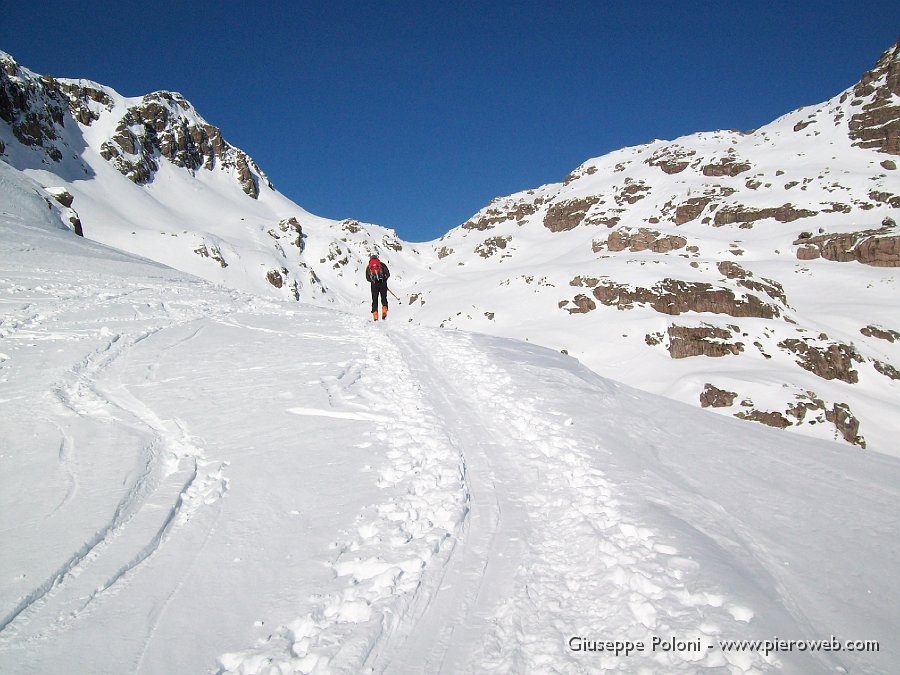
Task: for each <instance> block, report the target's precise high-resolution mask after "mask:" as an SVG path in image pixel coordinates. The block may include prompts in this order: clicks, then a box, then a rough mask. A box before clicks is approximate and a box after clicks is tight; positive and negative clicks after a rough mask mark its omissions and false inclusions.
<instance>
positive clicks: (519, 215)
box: [460, 197, 544, 231]
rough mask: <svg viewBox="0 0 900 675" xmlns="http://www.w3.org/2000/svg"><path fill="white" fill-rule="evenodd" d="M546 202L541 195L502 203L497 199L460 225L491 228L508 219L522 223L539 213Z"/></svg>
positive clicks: (481, 228) (469, 228)
mask: <svg viewBox="0 0 900 675" xmlns="http://www.w3.org/2000/svg"><path fill="white" fill-rule="evenodd" d="M543 203H544V199H543V198H542V197H539V198H538V199H536V200H534V201H533V202H527V201H522V202H510V201H504V202H502V204H501V203H500V202H498V201H497V200H495V201H494V202H492V203H491V205H489V206H488V207H486V208H484V209H482V210H481V211H479V212H478V213H477V214H476V215H475V217H473V218H472V219H470V220H467V221H466V222H464V223H463V224H462V225H461V226H460V227H462V228H463V229H464V230H481V231H483V230H489V229H491V228H493V227H494V226H495V225H497V224H498V223H505V222H506V221H507V220H515V221H516V222H518V223H519V224H521V223H522V222H523V221H524V220H525V218H527V217H528V216H530V215H532V214H534V213H537V210H538V208H539V207H540V206H541V205H542V204H543Z"/></svg>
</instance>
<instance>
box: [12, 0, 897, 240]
mask: <svg viewBox="0 0 900 675" xmlns="http://www.w3.org/2000/svg"><path fill="white" fill-rule="evenodd" d="M898 33H900V2H897V0H890V1H885V2H881V1H872V2H866V1H862V2H847V1H846V0H842V1H840V2H835V1H832V0H823V1H817V2H807V1H798V2H774V3H773V2H770V1H767V2H758V3H757V2H749V1H747V2H733V1H730V0H723V1H719V2H692V1H683V2H641V1H639V0H636V1H633V2H603V1H602V0H595V1H593V2H581V1H576V0H571V1H568V2H549V1H548V2H541V3H538V2H503V1H500V0H494V1H492V2H465V1H464V0H456V1H453V0H444V1H441V2H431V1H428V0H423V1H420V2H405V1H404V2H367V3H363V2H344V1H342V0H331V1H328V2H325V1H323V2H305V1H303V0H298V1H295V2H284V1H278V2H266V1H265V0H263V2H261V3H249V2H240V3H239V2H234V1H232V0H218V1H216V2H209V1H207V0H195V1H185V2H170V1H168V0H160V1H154V2H139V3H138V2H131V1H130V0H126V1H122V2H117V3H106V2H103V3H94V4H92V3H91V2H90V1H89V0H81V1H79V2H61V1H56V0H40V1H39V2H31V1H28V0H0V49H3V50H5V51H7V52H9V53H10V54H11V55H12V56H13V57H14V58H15V59H16V60H17V61H19V63H20V64H22V65H24V66H26V67H28V68H30V69H31V70H33V71H35V72H38V73H41V74H47V75H53V76H57V77H84V78H87V79H92V80H95V81H97V82H100V83H102V84H106V85H109V86H111V87H113V88H114V89H116V90H117V91H119V92H120V93H121V94H124V95H126V96H138V95H142V94H145V93H148V92H150V91H155V90H158V89H168V90H173V91H180V92H181V93H183V94H184V95H185V96H186V97H187V98H188V100H190V101H191V102H192V103H193V104H194V105H195V106H196V107H197V109H198V110H199V112H200V114H201V115H202V116H203V117H204V118H206V120H207V121H208V122H210V123H212V124H215V125H216V126H218V127H220V128H221V129H222V132H223V135H224V137H225V138H226V140H228V141H229V142H231V143H232V144H234V145H236V146H238V147H240V148H241V149H243V150H245V151H246V152H248V153H249V154H250V155H251V156H252V157H253V158H254V159H255V160H256V161H257V162H258V163H259V165H260V166H261V167H262V169H263V170H264V171H265V172H266V173H267V174H268V176H269V178H270V179H271V180H272V182H273V183H274V184H275V186H276V187H277V188H278V189H279V190H280V191H281V192H283V193H284V194H286V195H287V196H289V197H290V198H292V199H293V200H294V201H296V202H297V203H298V204H300V205H301V206H303V207H304V208H306V209H307V210H309V211H311V212H313V213H315V214H318V215H322V216H327V217H331V218H346V217H352V218H357V219H359V220H364V221H368V222H376V223H379V224H382V225H385V226H388V227H393V228H395V229H396V230H397V231H398V234H399V235H400V237H401V238H403V239H406V240H408V241H424V240H428V239H432V238H435V237H437V236H440V235H441V234H443V233H445V232H446V231H447V230H449V229H450V228H451V227H454V226H456V225H458V224H460V223H462V222H463V221H465V220H466V219H467V218H468V217H469V216H471V215H472V214H473V213H475V212H476V211H477V210H478V209H480V208H481V207H482V206H484V205H485V204H486V203H487V202H488V201H489V200H490V199H492V198H493V197H496V196H499V195H506V194H509V193H512V192H516V191H518V190H523V189H527V188H531V187H536V186H538V185H542V184H544V183H549V182H556V181H559V180H561V179H562V178H563V177H564V176H565V175H566V174H567V173H568V172H569V171H571V170H572V169H574V168H575V167H576V166H578V165H579V164H581V163H582V162H583V161H585V160H586V159H589V158H591V157H596V156H599V155H602V154H605V153H607V152H610V151H612V150H616V149H619V148H622V147H625V146H629V145H636V144H639V143H644V142H646V141H648V140H650V139H652V138H664V139H671V138H675V137H677V136H681V135H684V134H688V133H693V132H695V131H703V130H711V129H718V128H727V129H732V128H734V129H745V130H746V129H751V128H756V127H758V126H761V125H763V124H765V123H767V122H770V121H772V120H773V119H775V118H776V117H778V116H780V115H782V114H784V113H786V112H789V111H790V110H793V109H795V108H797V107H800V106H802V105H808V104H813V103H819V102H821V101H824V100H826V99H828V98H831V97H832V96H834V95H835V94H837V93H838V92H840V91H841V90H843V89H845V88H846V87H848V86H850V85H852V84H854V83H855V82H856V81H857V80H858V79H859V76H860V75H861V74H862V73H863V72H864V71H865V70H867V69H869V68H871V67H872V66H873V65H874V64H875V61H876V60H877V59H878V57H879V56H880V54H881V53H882V52H883V51H884V50H885V49H887V48H888V47H889V46H891V45H892V44H893V43H894V42H895V41H896V40H897V39H898Z"/></svg>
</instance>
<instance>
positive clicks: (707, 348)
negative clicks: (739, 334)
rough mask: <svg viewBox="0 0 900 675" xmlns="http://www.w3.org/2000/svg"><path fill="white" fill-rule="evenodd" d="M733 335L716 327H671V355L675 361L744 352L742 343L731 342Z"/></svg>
mask: <svg viewBox="0 0 900 675" xmlns="http://www.w3.org/2000/svg"><path fill="white" fill-rule="evenodd" d="M731 338H732V333H731V331H729V330H726V329H724V328H717V327H715V326H699V327H694V328H689V327H686V326H674V325H673V326H669V354H670V355H671V356H672V358H673V359H684V358H688V357H690V356H712V357H719V356H727V355H730V354H740V353H741V352H742V351H744V344H743V343H742V342H729V340H731Z"/></svg>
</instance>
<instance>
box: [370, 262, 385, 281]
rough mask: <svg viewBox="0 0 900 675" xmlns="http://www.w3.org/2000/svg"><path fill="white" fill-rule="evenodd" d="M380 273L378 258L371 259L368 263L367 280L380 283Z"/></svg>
mask: <svg viewBox="0 0 900 675" xmlns="http://www.w3.org/2000/svg"><path fill="white" fill-rule="evenodd" d="M381 278H382V272H381V263H380V262H379V261H378V258H372V259H371V260H370V261H369V280H370V281H381Z"/></svg>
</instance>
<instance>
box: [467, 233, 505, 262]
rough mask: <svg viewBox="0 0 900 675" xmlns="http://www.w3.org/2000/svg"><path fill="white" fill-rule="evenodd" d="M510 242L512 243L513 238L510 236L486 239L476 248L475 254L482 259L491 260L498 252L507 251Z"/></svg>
mask: <svg viewBox="0 0 900 675" xmlns="http://www.w3.org/2000/svg"><path fill="white" fill-rule="evenodd" d="M510 241H512V237H510V236H506V237H492V238H490V239H485V240H484V241H483V242H481V243H480V244H479V245H478V246H476V247H475V252H476V253H477V254H478V255H480V256H481V257H482V258H490V257H491V256H492V255H494V254H495V253H496V252H497V251H500V250H503V249H505V248H506V245H507V244H508V243H509V242H510Z"/></svg>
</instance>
